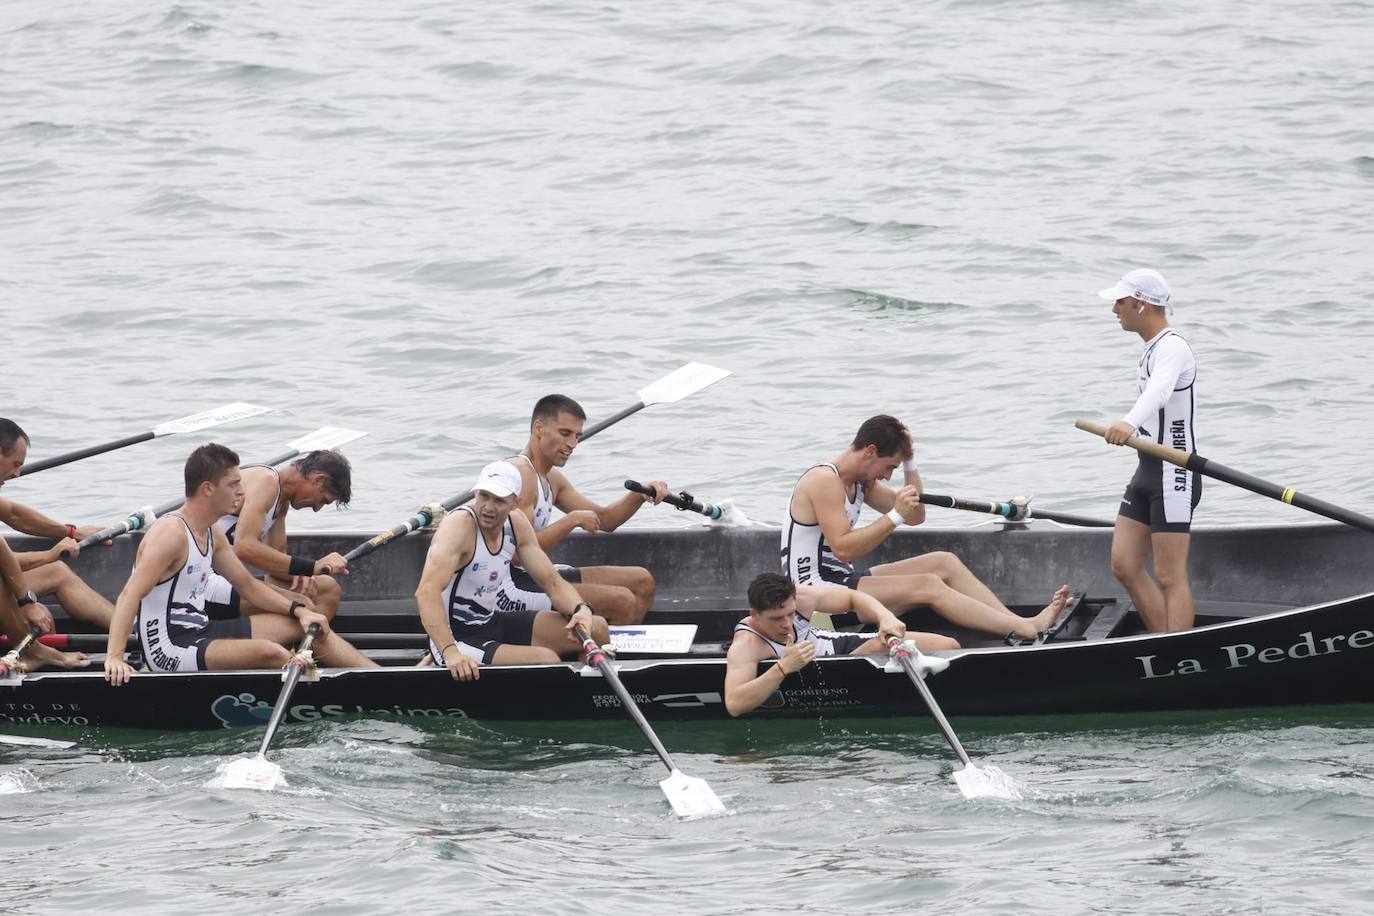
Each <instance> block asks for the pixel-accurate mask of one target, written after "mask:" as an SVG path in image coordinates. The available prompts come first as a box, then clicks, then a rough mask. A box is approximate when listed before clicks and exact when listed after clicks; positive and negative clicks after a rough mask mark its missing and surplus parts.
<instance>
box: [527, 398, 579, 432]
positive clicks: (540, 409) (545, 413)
mask: <svg viewBox="0 0 1374 916" xmlns="http://www.w3.org/2000/svg"><path fill="white" fill-rule="evenodd" d="M560 413H569V414H572V415H573V416H574V417H576V418H577V419H579V420H586V419H587V415H586V413H584V412H583V410H582V405H581V404H579V403H577V402H576V401H574V400H573V399H572V398H570V397H568V396H567V395H566V394H546V395H544V396H543V397H542V398H540V399H539V400H538V401H536V402H535V404H534V411H533V412H532V413H531V414H530V429H534V421H535V420H543V421H544V422H545V423H552V422H553V421H554V420H557V419H558V415H559V414H560Z"/></svg>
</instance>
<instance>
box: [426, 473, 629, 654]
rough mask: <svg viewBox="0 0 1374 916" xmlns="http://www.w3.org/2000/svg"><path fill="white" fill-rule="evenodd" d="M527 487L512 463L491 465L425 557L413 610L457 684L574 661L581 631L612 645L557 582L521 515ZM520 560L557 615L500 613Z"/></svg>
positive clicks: (600, 624) (601, 624) (601, 623)
mask: <svg viewBox="0 0 1374 916" xmlns="http://www.w3.org/2000/svg"><path fill="white" fill-rule="evenodd" d="M521 486H522V481H521V479H520V472H519V471H517V470H516V469H515V467H514V466H513V465H511V464H510V463H509V462H506V461H493V462H492V463H491V464H488V465H487V466H486V467H484V468H483V469H482V471H481V473H480V474H478V477H477V482H476V483H475V484H473V487H472V489H473V491H474V494H475V495H474V497H473V501H472V502H471V503H469V504H468V505H465V506H462V507H460V508H459V509H458V510H457V511H454V512H451V513H449V515H448V516H447V517H446V518H445V519H444V521H443V522H442V523H441V524H440V525H439V530H438V531H436V532H435V533H434V539H433V540H432V541H431V542H430V545H429V553H428V554H427V555H426V556H425V568H424V572H423V573H422V574H421V577H420V585H419V587H418V588H417V589H416V590H415V602H416V604H417V606H418V607H419V610H420V621H421V623H422V624H423V625H424V628H425V632H426V633H428V634H429V638H430V652H431V654H432V655H433V657H434V660H435V662H436V663H437V664H440V665H443V666H445V667H447V668H448V669H449V671H450V672H451V673H452V674H453V677H454V678H455V679H457V680H465V681H466V680H474V679H476V678H477V676H478V665H479V664H482V665H525V664H542V663H548V662H556V661H558V660H559V659H560V658H562V657H564V656H572V655H575V654H577V652H578V650H579V645H580V643H579V640H578V639H577V636H576V635H575V633H574V627H576V626H578V625H581V626H583V627H586V628H588V629H589V630H590V631H591V634H592V638H593V639H595V640H596V641H597V643H598V644H601V643H606V642H609V641H610V631H609V629H608V627H607V624H606V621H605V619H604V618H602V617H597V616H594V615H593V614H592V609H591V606H590V605H588V604H587V603H586V602H585V601H583V600H582V596H581V595H580V594H579V593H578V591H577V589H575V588H573V586H571V585H569V584H568V583H567V582H566V581H564V580H563V579H562V578H560V577H559V575H558V573H557V572H556V571H555V570H554V567H553V563H552V562H550V560H549V558H548V555H547V554H545V553H544V551H543V550H542V549H541V548H540V546H539V541H538V540H537V539H536V538H535V533H534V528H533V526H531V524H530V522H529V519H527V518H526V517H525V514H524V513H523V512H518V511H516V506H517V502H518V500H519V497H520V488H521ZM516 560H518V561H519V562H520V564H521V565H522V566H523V567H524V568H525V571H526V572H527V573H528V574H529V576H530V578H531V579H532V580H533V582H534V584H535V585H536V586H537V587H538V588H539V589H540V590H541V592H542V593H543V594H547V595H548V596H549V600H550V603H551V605H552V610H532V609H529V608H517V609H510V610H503V609H502V608H501V607H500V605H499V603H498V601H497V592H498V590H499V588H500V586H501V583H502V582H504V581H506V579H508V578H509V577H510V570H511V564H512V563H513V562H514V561H516Z"/></svg>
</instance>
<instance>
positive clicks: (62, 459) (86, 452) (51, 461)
mask: <svg viewBox="0 0 1374 916" xmlns="http://www.w3.org/2000/svg"><path fill="white" fill-rule="evenodd" d="M154 438H156V436H155V435H154V434H153V432H152V430H149V431H148V432H146V433H139V434H138V435H136V436H129V437H127V438H124V439H116V440H115V441H114V442H106V443H105V444H104V445H92V446H91V447H89V448H83V449H77V450H76V451H74V452H67V453H66V454H65V455H55V456H53V457H52V458H45V459H44V460H42V461H33V462H30V463H28V464H26V465H24V470H23V472H22V473H21V474H20V476H21V477H29V476H31V475H33V474H37V473H38V472H39V471H46V470H47V469H48V468H56V467H61V466H62V465H64V464H71V463H72V462H73V461H80V460H81V459H82V458H90V457H91V456H92V455H103V454H105V453H106V452H112V451H114V450H115V449H119V448H125V447H126V446H130V445H137V444H138V443H140V442H147V441H148V440H149V439H154Z"/></svg>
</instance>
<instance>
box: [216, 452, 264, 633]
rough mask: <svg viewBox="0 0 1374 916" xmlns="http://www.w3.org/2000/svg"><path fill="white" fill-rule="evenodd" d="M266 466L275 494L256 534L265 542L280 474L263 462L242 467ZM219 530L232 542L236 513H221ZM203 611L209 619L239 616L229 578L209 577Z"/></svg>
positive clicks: (236, 521) (236, 529) (228, 618)
mask: <svg viewBox="0 0 1374 916" xmlns="http://www.w3.org/2000/svg"><path fill="white" fill-rule="evenodd" d="M248 468H267V470H269V471H271V472H272V479H273V480H274V481H276V484H277V495H276V497H275V498H274V499H273V500H272V507H271V508H270V509H268V510H267V515H266V517H264V518H263V520H262V531H261V532H260V533H259V534H258V540H260V541H262V542H263V543H266V542H267V535H268V533H269V532H270V531H271V530H272V526H273V525H275V524H276V523H277V513H278V511H279V510H280V508H281V474H280V473H278V472H277V469H276V468H274V467H270V466H269V465H265V464H250V465H248V466H247V467H245V468H244V470H248ZM218 524H219V527H220V530H221V531H223V532H224V535H225V537H227V538H229V543H230V544H233V543H234V534H235V533H236V532H237V531H238V527H239V517H238V516H237V515H233V514H230V515H221V516H220V517H219V522H218ZM205 611H206V613H208V614H209V615H210V619H211V620H233V619H234V618H236V617H238V616H239V593H238V592H236V591H234V588H233V586H231V585H230V584H229V580H228V579H226V578H224V577H223V576H221V575H220V574H219V573H215V574H213V575H212V576H211V577H210V583H209V584H208V585H207V586H206V588H205Z"/></svg>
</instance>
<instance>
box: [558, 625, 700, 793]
mask: <svg viewBox="0 0 1374 916" xmlns="http://www.w3.org/2000/svg"><path fill="white" fill-rule="evenodd" d="M577 638H578V639H580V640H581V641H582V648H583V650H584V651H585V652H586V653H587V663H588V664H590V665H595V666H596V667H597V668H598V669H599V670H600V671H601V675H602V677H604V678H605V679H606V683H608V684H610V685H611V689H612V690H613V691H615V695H616V696H617V697H619V698H620V705H621V707H622V708H623V709H624V710H625V712H626V714H627V715H629V717H630V719H631V720H633V721H634V724H635V725H638V726H639V730H640V731H641V732H643V733H644V737H645V738H647V739H649V744H650V745H651V746H652V747H653V749H654V752H655V753H657V754H658V759H659V760H662V761H663V765H664V766H666V767H667V768H668V778H667V779H664V780H663V781H661V782H660V783H659V784H658V786H659V788H660V789H662V790H663V794H664V795H665V796H666V797H667V799H668V804H670V805H672V806H673V813H674V814H676V815H677V816H678V817H706V816H709V815H713V814H724V813H725V805H724V804H722V803H721V800H720V799H719V798H717V797H716V793H715V792H713V791H712V790H711V787H710V786H709V785H707V783H706V780H704V779H701V778H699V777H696V776H688V775H687V774H686V773H683V772H682V771H681V770H679V769H678V768H677V764H675V763H673V758H672V757H671V756H669V754H668V751H667V749H666V748H665V747H664V746H663V742H661V741H659V740H658V735H656V734H654V730H653V729H652V728H650V727H649V722H648V720H647V719H645V718H644V713H643V712H641V711H640V709H639V705H638V704H637V703H635V701H634V698H633V697H631V696H630V692H629V691H628V690H626V689H625V685H624V684H622V683H620V675H619V674H617V673H616V670H615V666H614V665H612V664H611V660H610V659H609V658H607V657H606V653H605V652H603V651H602V650H601V647H600V646H598V645H597V644H596V641H595V640H593V639H592V637H591V634H589V633H588V632H587V629H586V627H583V626H578V627H577Z"/></svg>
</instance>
